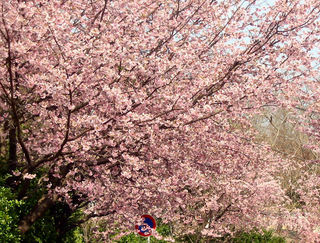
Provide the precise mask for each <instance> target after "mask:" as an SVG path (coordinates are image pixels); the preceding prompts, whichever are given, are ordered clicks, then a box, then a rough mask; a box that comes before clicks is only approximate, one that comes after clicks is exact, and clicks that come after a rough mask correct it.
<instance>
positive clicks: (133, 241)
mask: <svg viewBox="0 0 320 243" xmlns="http://www.w3.org/2000/svg"><path fill="white" fill-rule="evenodd" d="M116 242H117V243H129V242H130V243H146V242H148V238H147V237H143V236H140V235H138V234H135V233H131V234H129V235H126V236H123V237H121V239H120V240H118V241H116ZM150 242H151V243H166V242H167V241H165V240H158V239H156V238H155V237H153V236H151V237H150Z"/></svg>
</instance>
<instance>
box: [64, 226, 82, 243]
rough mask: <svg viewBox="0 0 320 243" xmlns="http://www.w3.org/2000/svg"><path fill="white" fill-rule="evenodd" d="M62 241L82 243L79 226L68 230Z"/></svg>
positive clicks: (65, 242)
mask: <svg viewBox="0 0 320 243" xmlns="http://www.w3.org/2000/svg"><path fill="white" fill-rule="evenodd" d="M63 242H64V243H84V240H83V235H82V231H81V228H80V227H77V228H75V229H73V230H71V231H69V232H68V233H67V235H66V237H65V238H64V240H63Z"/></svg>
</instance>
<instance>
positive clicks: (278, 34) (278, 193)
mask: <svg viewBox="0 0 320 243" xmlns="http://www.w3.org/2000/svg"><path fill="white" fill-rule="evenodd" d="M319 13H320V5H319V3H318V1H317V0H309V1H290V0H286V1H284V0H275V1H274V3H273V4H272V6H271V5H267V4H266V3H262V1H258V0H257V1H254V0H242V1H239V0H227V1H214V0H202V1H201V0H167V1H160V0H133V1H125V0H118V1H111V0H110V1H108V0H104V1H102V0H96V1H84V0H75V1H68V0H52V1H44V0H43V1H32V0H30V1H18V0H13V1H2V2H1V13H0V15H1V17H0V18H1V21H0V36H1V38H0V41H1V46H0V53H1V55H0V56H1V57H2V58H1V63H2V65H1V66H0V69H1V72H0V85H1V87H0V88H1V89H0V98H1V103H0V113H1V117H0V122H1V125H3V126H5V127H6V129H5V132H6V134H7V137H8V139H9V143H10V148H11V149H10V156H9V157H10V158H9V163H10V169H11V170H12V171H13V173H14V174H15V177H14V178H15V179H16V180H17V181H18V182H19V183H20V184H21V187H20V188H21V189H20V191H19V196H20V197H21V198H22V197H23V196H25V192H26V190H27V188H28V187H29V185H30V180H32V179H33V177H34V174H36V173H38V172H39V171H40V170H41V171H42V173H44V172H43V171H46V172H45V174H44V175H43V178H42V179H41V183H43V184H45V185H46V186H47V188H48V194H46V195H44V196H43V198H41V199H40V200H39V202H38V205H37V206H36V207H35V208H34V209H33V211H32V212H31V213H30V214H29V215H28V216H26V217H25V218H23V219H21V224H20V230H21V231H22V232H23V233H24V232H26V231H28V230H29V228H30V226H31V225H32V224H33V223H34V222H35V221H36V220H37V219H38V218H39V217H41V216H42V215H43V214H44V213H45V212H46V210H48V208H49V207H50V206H51V205H52V204H53V203H54V202H56V201H58V200H63V201H66V202H67V203H68V204H69V205H70V207H72V208H83V210H84V212H85V213H86V215H87V216H88V218H90V217H101V218H103V219H104V220H105V221H106V222H108V223H109V224H110V227H109V229H110V230H112V225H114V224H117V227H118V228H119V227H120V228H121V227H122V228H124V229H128V228H129V229H133V226H134V224H135V220H138V219H139V217H140V215H142V214H145V213H148V214H152V215H154V216H156V217H161V218H163V219H164V220H165V221H171V222H176V223H177V225H179V227H178V228H177V231H179V229H180V230H181V232H182V231H184V232H191V233H192V232H195V231H196V232H200V233H201V234H205V235H209V236H218V235H223V234H225V233H232V232H233V231H234V230H235V229H236V230H237V229H241V228H242V227H245V228H252V227H267V226H269V225H270V224H271V223H272V222H273V223H274V222H275V223H276V224H283V225H284V226H285V227H291V228H294V229H295V230H297V231H298V232H299V233H300V234H301V237H303V238H305V239H308V240H315V239H319V234H317V233H315V228H316V227H317V225H319V217H318V219H317V218H316V217H315V216H312V217H311V214H310V213H309V212H312V210H313V211H314V208H313V209H311V208H309V207H306V208H305V209H304V210H303V211H302V210H297V213H296V214H291V213H290V209H289V208H288V207H287V206H286V205H287V202H288V200H290V198H288V197H287V196H286V195H285V192H284V190H283V188H282V187H281V183H280V181H279V180H278V178H277V177H276V172H277V171H278V170H279V169H280V168H282V169H283V168H286V167H288V166H290V160H289V159H284V158H283V157H281V156H280V155H277V154H274V153H273V152H272V151H271V149H270V147H269V146H268V145H257V144H255V143H254V142H253V137H254V136H255V133H254V132H253V130H252V129H251V125H250V117H251V116H252V115H253V114H255V113H257V112H259V110H260V108H261V107H264V106H268V105H275V106H279V107H292V106H294V105H296V99H294V97H299V96H300V95H301V96H303V95H304V94H303V90H302V89H301V87H302V86H303V85H307V84H308V82H311V80H313V78H314V77H316V75H317V72H316V70H315V69H314V68H313V66H312V63H313V61H314V60H315V59H316V57H315V56H314V55H313V54H312V51H311V50H314V48H317V47H318V43H319V41H318V36H319V20H318V18H319ZM236 124H238V125H236ZM239 126H240V127H239ZM17 171H19V172H21V174H19V173H18V172H17ZM314 183H318V182H314ZM316 185H319V183H318V184H312V185H310V186H309V187H308V188H309V189H310V192H314V190H315V188H316ZM306 196H307V199H306V200H311V199H310V198H312V193H309V194H308V195H306ZM308 210H309V211H308ZM271 221H272V222H271ZM108 233H109V232H105V236H107V235H108Z"/></svg>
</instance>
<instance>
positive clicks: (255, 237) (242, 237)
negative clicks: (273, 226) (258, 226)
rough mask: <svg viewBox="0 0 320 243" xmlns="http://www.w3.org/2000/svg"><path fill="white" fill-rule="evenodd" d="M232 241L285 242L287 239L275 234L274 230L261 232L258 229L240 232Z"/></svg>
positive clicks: (235, 242) (253, 242)
mask: <svg viewBox="0 0 320 243" xmlns="http://www.w3.org/2000/svg"><path fill="white" fill-rule="evenodd" d="M231 242H232V243H284V242H285V239H284V238H282V237H280V236H275V235H274V234H273V231H266V230H264V231H263V233H259V232H258V231H257V230H252V231H250V232H242V233H239V234H238V235H237V236H236V237H235V238H234V239H232V240H231Z"/></svg>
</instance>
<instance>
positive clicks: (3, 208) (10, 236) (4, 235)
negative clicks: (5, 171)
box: [0, 186, 23, 243]
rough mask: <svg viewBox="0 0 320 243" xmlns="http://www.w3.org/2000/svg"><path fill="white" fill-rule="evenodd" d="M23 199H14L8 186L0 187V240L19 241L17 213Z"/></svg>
mask: <svg viewBox="0 0 320 243" xmlns="http://www.w3.org/2000/svg"><path fill="white" fill-rule="evenodd" d="M22 205H23V201H18V200H16V199H14V195H13V193H12V192H11V190H10V189H9V188H6V187H2V186H1V187H0V242H6V243H9V242H20V240H21V235H20V234H19V230H18V222H19V215H20V211H21V207H22Z"/></svg>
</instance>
